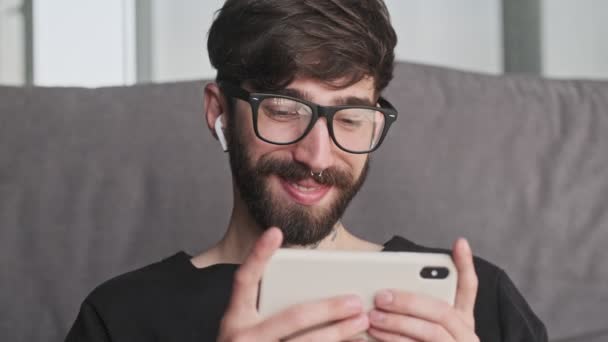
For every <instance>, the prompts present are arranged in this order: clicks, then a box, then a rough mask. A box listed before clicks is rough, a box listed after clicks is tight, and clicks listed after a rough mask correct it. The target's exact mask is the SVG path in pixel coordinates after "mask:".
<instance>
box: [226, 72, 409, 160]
mask: <svg viewBox="0 0 608 342" xmlns="http://www.w3.org/2000/svg"><path fill="white" fill-rule="evenodd" d="M219 86H220V89H222V91H223V92H224V93H225V94H226V95H227V96H228V97H233V98H237V99H241V100H243V101H247V102H249V104H250V105H251V113H252V114H253V129H254V131H255V134H256V136H257V137H258V138H260V139H261V140H263V141H265V142H267V143H270V144H275V145H289V144H294V143H297V142H298V141H300V140H302V139H303V138H304V137H305V136H306V134H308V132H310V130H312V128H313V127H314V125H315V123H316V122H317V120H318V119H319V118H320V117H325V118H326V119H327V128H328V130H329V135H330V136H331V138H332V140H333V142H334V143H335V144H336V146H338V147H339V148H340V149H342V150H344V151H346V152H350V153H357V154H362V153H369V152H372V151H374V150H376V149H377V148H378V147H379V146H380V144H382V141H383V140H384V138H385V137H386V133H387V132H388V129H389V127H390V126H391V124H392V123H393V122H394V121H395V120H396V119H397V110H396V109H395V108H394V107H393V106H392V105H391V104H390V103H389V102H388V101H387V100H385V99H384V98H382V97H380V98H379V99H378V106H377V107H374V106H357V105H343V106H321V105H318V104H316V103H313V102H309V101H305V100H302V99H299V98H296V97H291V96H285V95H281V94H272V93H251V92H248V91H247V90H245V89H243V88H241V87H239V86H237V85H235V84H233V83H230V82H225V81H221V82H219Z"/></svg>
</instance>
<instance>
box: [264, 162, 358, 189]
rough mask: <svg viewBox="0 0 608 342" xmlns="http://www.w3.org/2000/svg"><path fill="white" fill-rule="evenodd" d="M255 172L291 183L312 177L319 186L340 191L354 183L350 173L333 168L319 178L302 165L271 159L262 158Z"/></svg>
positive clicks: (326, 170)
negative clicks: (332, 187) (274, 176)
mask: <svg viewBox="0 0 608 342" xmlns="http://www.w3.org/2000/svg"><path fill="white" fill-rule="evenodd" d="M256 172H257V173H258V174H259V175H260V176H269V175H271V174H275V175H277V176H279V177H281V178H283V179H285V180H287V181H291V182H298V181H301V180H303V179H306V178H309V177H312V178H313V179H314V180H315V181H316V182H317V183H319V184H321V185H326V186H335V187H338V188H342V189H345V188H348V187H350V186H352V184H353V182H354V178H353V176H352V175H351V174H350V173H348V172H346V171H344V170H341V169H339V168H337V167H334V166H332V167H329V168H327V169H325V170H323V174H322V176H320V177H319V176H313V175H311V170H310V168H308V167H306V166H305V165H304V164H302V163H298V162H295V161H286V160H280V159H273V158H264V159H262V160H260V161H259V162H258V165H257V166H256Z"/></svg>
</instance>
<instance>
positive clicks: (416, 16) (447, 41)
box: [385, 0, 503, 73]
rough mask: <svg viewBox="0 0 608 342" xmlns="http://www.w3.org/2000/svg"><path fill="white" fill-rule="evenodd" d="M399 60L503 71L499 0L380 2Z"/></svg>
mask: <svg viewBox="0 0 608 342" xmlns="http://www.w3.org/2000/svg"><path fill="white" fill-rule="evenodd" d="M385 2H386V5H387V7H388V9H389V12H390V13H391V17H392V23H393V27H394V28H395V31H396V32H397V36H398V38H399V42H398V44H397V48H396V51H395V52H396V56H397V59H399V60H406V61H414V62H420V63H426V64H434V65H441V66H448V67H454V68H458V69H463V70H472V71H481V72H489V73H502V71H503V60H502V54H503V51H502V9H501V1H500V0H458V1H454V0H385Z"/></svg>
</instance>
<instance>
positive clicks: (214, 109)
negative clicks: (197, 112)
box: [204, 82, 228, 139]
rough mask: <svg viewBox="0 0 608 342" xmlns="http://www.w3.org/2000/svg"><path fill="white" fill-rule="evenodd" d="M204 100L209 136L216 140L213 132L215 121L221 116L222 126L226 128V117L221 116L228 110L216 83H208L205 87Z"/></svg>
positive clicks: (214, 131)
mask: <svg viewBox="0 0 608 342" xmlns="http://www.w3.org/2000/svg"><path fill="white" fill-rule="evenodd" d="M204 100H205V119H206V120H207V127H208V128H209V131H210V132H211V135H213V137H215V138H216V139H218V136H217V134H216V130H215V125H216V121H217V119H218V118H219V117H220V115H221V117H222V118H221V120H223V121H224V122H223V125H222V126H223V127H226V122H225V120H226V115H222V114H223V113H225V112H226V111H227V110H228V107H227V103H226V102H225V100H224V97H223V96H222V92H221V90H220V88H219V86H218V85H217V83H215V82H210V83H207V84H206V85H205V90H204Z"/></svg>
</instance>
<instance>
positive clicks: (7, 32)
mask: <svg viewBox="0 0 608 342" xmlns="http://www.w3.org/2000/svg"><path fill="white" fill-rule="evenodd" d="M20 4H21V1H20V0H0V84H5V85H22V84H24V83H25V58H24V48H25V46H24V45H25V39H24V26H23V17H22V16H21V15H20V13H19V12H17V11H16V10H15V9H17V8H18V7H19V6H20Z"/></svg>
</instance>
